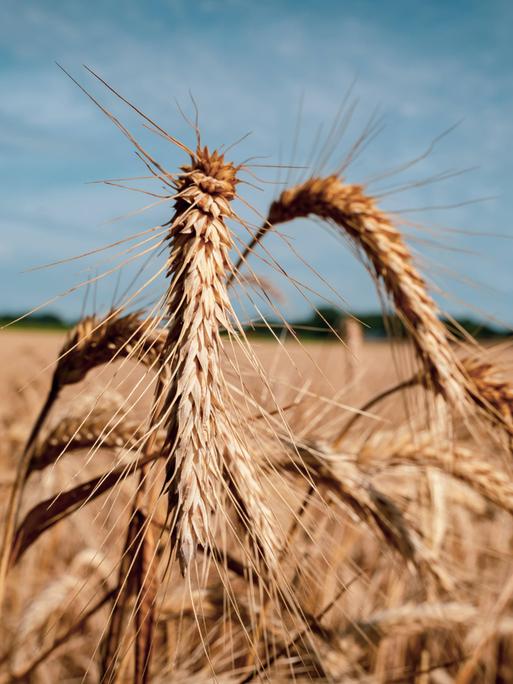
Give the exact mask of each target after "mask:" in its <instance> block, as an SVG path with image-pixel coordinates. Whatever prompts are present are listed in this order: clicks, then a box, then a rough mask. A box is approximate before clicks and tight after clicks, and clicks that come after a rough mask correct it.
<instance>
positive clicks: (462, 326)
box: [247, 306, 512, 339]
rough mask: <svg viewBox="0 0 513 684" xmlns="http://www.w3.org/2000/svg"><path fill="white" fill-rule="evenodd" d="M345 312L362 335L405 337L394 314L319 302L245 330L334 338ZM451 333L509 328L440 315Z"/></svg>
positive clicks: (483, 333)
mask: <svg viewBox="0 0 513 684" xmlns="http://www.w3.org/2000/svg"><path fill="white" fill-rule="evenodd" d="M348 316H353V317H354V318H355V319H356V320H358V321H360V323H361V324H362V327H363V332H364V335H365V337H367V338H370V339H381V338H385V337H393V338H399V339H401V338H406V337H407V333H406V329H405V327H404V325H403V323H402V322H401V320H400V319H399V318H398V316H396V315H395V314H392V313H391V314H387V315H386V316H384V315H383V314H382V313H381V312H379V313H378V312H376V313H357V312H351V313H344V312H342V311H341V310H339V309H337V308H336V307H330V306H323V307H319V308H318V309H317V310H315V311H312V313H311V315H310V316H309V317H308V318H304V319H301V320H297V321H288V322H287V323H284V322H283V321H268V325H266V324H264V323H260V324H259V325H258V326H255V327H250V328H248V331H247V332H248V334H250V335H252V336H258V337H274V336H277V337H280V336H283V335H284V334H287V335H291V336H297V337H298V338H301V339H328V338H333V339H335V338H336V336H337V335H339V336H340V335H342V332H343V321H344V319H345V318H347V317H348ZM443 322H444V323H445V325H446V326H447V328H448V330H449V331H450V332H451V334H452V335H453V336H454V337H456V338H460V339H462V338H463V337H464V336H465V334H470V335H472V336H473V337H476V338H479V339H486V338H493V337H507V336H508V335H511V334H512V331H509V330H507V329H506V328H500V327H498V326H497V327H496V326H492V325H490V324H488V323H483V322H481V321H477V320H475V319H472V318H457V319H454V320H450V319H443Z"/></svg>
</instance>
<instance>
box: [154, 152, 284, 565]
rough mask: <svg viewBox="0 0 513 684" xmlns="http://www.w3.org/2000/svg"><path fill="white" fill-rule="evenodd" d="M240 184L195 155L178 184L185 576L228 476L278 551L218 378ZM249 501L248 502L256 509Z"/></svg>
mask: <svg viewBox="0 0 513 684" xmlns="http://www.w3.org/2000/svg"><path fill="white" fill-rule="evenodd" d="M236 184H237V178H236V168H235V167H234V166H233V164H231V163H229V162H226V161H225V160H224V157H223V156H222V155H219V154H218V153H217V152H213V153H212V154H210V153H209V151H208V149H207V148H204V149H198V151H197V154H196V156H195V157H193V158H192V159H191V164H190V165H189V166H185V167H183V173H182V175H181V176H179V177H178V178H177V180H176V186H177V195H178V199H177V200H176V205H175V215H174V218H173V220H172V222H171V229H170V232H169V236H168V240H169V243H170V256H169V260H168V277H169V279H170V284H169V289H168V294H167V300H166V307H167V311H168V313H169V318H170V323H169V330H168V336H167V340H166V344H165V348H164V350H163V352H162V358H163V359H164V360H163V362H162V364H163V367H165V368H166V369H167V372H168V373H169V376H170V377H171V381H170V382H169V383H167V384H168V387H167V388H166V397H165V402H164V409H163V412H164V415H165V416H166V429H167V440H166V446H165V450H166V454H167V458H168V474H167V480H168V486H169V500H170V508H171V509H173V510H175V511H176V515H177V526H176V529H177V546H178V550H179V558H180V563H181V566H182V570H183V571H185V569H186V568H187V566H188V565H189V563H190V561H191V559H192V558H193V556H194V554H195V550H196V547H197V545H198V544H201V545H202V546H204V545H205V544H207V543H208V541H209V534H211V532H212V516H211V511H212V510H215V508H216V506H217V505H218V503H219V501H220V500H221V498H222V496H223V495H224V493H223V491H222V482H223V476H224V468H225V466H226V468H228V470H230V473H231V477H232V478H233V479H234V480H235V481H237V482H238V487H239V489H241V490H243V492H244V501H245V502H246V505H247V506H249V507H251V510H250V511H249V513H250V516H251V518H252V522H253V524H254V525H258V526H259V529H258V530H257V531H256V532H255V533H256V536H257V537H258V538H260V539H261V540H262V542H263V543H264V545H267V546H268V547H272V546H273V541H272V538H273V536H272V528H271V526H270V525H269V524H268V523H267V524H266V515H265V511H266V507H265V506H264V504H263V496H261V490H260V485H259V483H258V480H257V479H256V477H255V474H254V471H253V468H252V467H251V460H250V458H249V457H248V456H247V455H246V454H245V452H244V451H242V450H241V448H240V440H239V439H238V438H237V436H236V435H235V431H234V428H233V422H232V419H231V417H230V416H229V415H228V411H227V408H226V406H227V396H226V393H227V388H226V384H225V381H224V378H223V375H222V371H221V360H220V356H221V345H222V342H221V329H225V330H227V331H228V332H229V333H230V334H234V333H235V329H234V325H237V323H236V317H235V314H234V312H233V309H232V306H231V303H230V300H229V298H228V294H227V274H228V273H230V272H231V269H232V267H231V264H230V260H229V255H228V253H229V250H230V248H231V247H232V244H233V241H232V236H231V233H230V230H229V228H228V227H227V225H226V219H227V218H229V217H230V216H232V210H231V208H230V202H231V200H232V199H233V198H234V197H235V188H236ZM163 384H164V383H163ZM246 493H251V494H250V496H251V497H252V498H251V499H250V501H249V504H248V500H247V499H246V497H245V494H246ZM256 498H258V503H256V504H255V503H254V501H255V499H256ZM259 504H260V505H259Z"/></svg>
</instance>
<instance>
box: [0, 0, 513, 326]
mask: <svg viewBox="0 0 513 684" xmlns="http://www.w3.org/2000/svg"><path fill="white" fill-rule="evenodd" d="M512 25H513V4H512V3H510V2H507V1H504V2H500V1H498V0H497V1H490V2H486V3H484V2H481V1H475V2H474V1H472V0H466V1H461V2H460V1H458V0H452V1H451V2H435V1H433V2H428V1H424V2H420V1H419V2H411V0H410V1H409V2H407V1H404V2H403V1H402V0H390V1H388V2H379V1H377V0H376V1H370V0H360V1H358V2H357V1H349V2H343V1H339V2H331V1H328V0H326V1H323V0H318V1H316V2H314V1H313V0H312V1H310V2H305V1H301V0H291V1H286V0H281V1H280V0H274V1H266V0H261V1H260V2H258V3H254V2H250V1H249V0H248V1H243V0H225V1H224V2H217V1H216V0H196V2H189V1H187V0H183V1H182V0H176V1H171V0H169V1H168V2H166V1H164V0H158V1H157V0H149V1H147V2H136V1H135V0H124V2H119V1H117V2H113V1H109V0H104V1H102V2H87V3H86V2H74V1H73V0H68V1H66V2H64V1H61V2H57V1H56V2H52V1H51V0H46V2H31V1H30V0H27V1H25V2H19V1H10V0H4V1H3V2H2V3H1V5H0V35H1V41H0V93H1V97H0V165H1V177H2V183H1V185H0V231H1V235H2V239H1V241H0V278H1V282H0V311H1V310H10V311H20V310H25V309H27V308H30V307H32V306H34V305H36V304H39V303H40V302H43V301H45V300H46V299H48V298H50V297H52V296H53V295H56V294H58V293H59V292H61V291H63V290H65V289H66V288H68V287H70V286H72V285H73V283H75V282H77V280H83V279H85V278H87V277H88V274H91V273H93V272H94V273H95V272H97V271H101V270H102V268H103V269H105V268H108V267H109V264H108V263H107V261H106V257H105V255H104V256H102V257H101V258H99V259H97V261H95V262H94V261H93V262H91V261H88V262H87V263H82V262H72V263H71V264H68V265H65V266H60V267H56V268H52V269H49V270H44V271H35V272H28V273H26V272H23V271H24V270H26V269H28V268H30V267H33V266H37V265H40V264H44V263H47V262H50V261H54V260H57V259H63V258H66V257H68V256H73V255H75V254H78V253H81V252H83V251H85V250H89V249H93V248H94V247H96V246H98V245H101V244H105V243H108V242H111V241H114V240H116V239H119V238H123V237H126V236H127V235H129V234H130V233H131V232H135V231H137V230H142V229H144V228H145V227H149V226H151V225H154V224H158V223H159V222H160V221H163V220H166V219H167V217H168V215H169V208H168V207H165V206H160V207H157V208H156V209H154V210H152V211H150V212H148V213H147V214H142V215H138V216H135V217H132V218H127V219H125V220H120V221H117V222H112V221H111V219H112V218H114V217H116V216H118V215H121V214H124V213H127V212H130V211H132V210H135V209H136V208H137V207H141V206H142V205H143V204H145V203H146V202H147V199H148V198H145V197H144V196H143V195H139V194H137V193H130V192H126V191H123V190H118V189H115V188H107V187H102V186H100V185H92V184H88V183H87V181H91V180H94V179H99V178H106V177H124V176H135V175H140V174H141V173H144V169H143V168H142V167H141V164H140V163H139V162H138V160H137V159H136V157H135V155H134V154H133V151H132V149H131V146H130V144H129V143H128V142H127V141H126V140H125V139H123V137H122V136H121V135H120V134H119V132H118V131H117V130H116V129H115V128H114V127H113V126H112V124H111V123H110V122H109V121H108V120H107V119H106V118H105V117H104V116H103V115H102V114H101V113H100V112H99V111H98V110H97V109H95V107H94V106H93V105H92V104H91V102H89V101H88V100H87V98H86V97H85V96H84V95H83V94H82V93H81V92H80V90H79V89H78V88H77V87H76V86H75V85H74V84H73V83H72V82H71V81H70V80H69V79H68V78H67V77H66V76H65V75H64V74H63V73H62V72H61V71H60V70H59V69H58V68H57V66H56V65H55V62H56V61H57V62H59V63H61V64H62V65H63V66H65V67H66V68H67V69H68V70H69V71H71V72H72V73H73V74H74V75H75V76H77V77H78V78H79V80H80V81H81V82H82V83H83V84H84V85H86V87H87V88H88V89H90V90H91V92H93V93H94V94H95V95H98V96H101V98H102V101H103V102H105V104H106V105H107V106H108V107H109V108H110V109H111V110H112V111H114V112H115V113H116V114H119V115H120V116H121V117H122V119H123V121H124V122H126V123H127V124H128V125H129V127H130V128H131V130H133V131H134V132H135V133H136V135H137V137H140V138H141V140H143V142H144V143H145V144H147V145H148V147H149V148H150V149H151V150H152V151H153V152H154V153H155V155H157V156H158V158H159V159H160V160H162V162H163V163H164V165H165V166H166V167H167V168H168V169H170V170H173V169H175V168H176V167H177V166H178V165H179V164H180V163H181V162H183V161H185V160H184V158H183V156H181V155H180V153H179V152H178V151H177V150H174V149H173V148H170V147H169V146H168V145H167V144H166V143H164V142H163V141H160V140H158V139H156V138H155V137H153V136H151V135H150V134H148V132H147V131H145V129H143V128H142V127H141V122H140V121H138V120H137V119H136V118H135V117H134V116H133V115H132V114H131V113H130V112H129V111H127V110H126V108H122V107H120V105H119V103H117V102H116V101H115V100H114V99H113V98H112V96H109V95H108V93H106V92H105V91H104V90H102V89H101V87H99V86H98V84H96V83H95V82H94V80H93V79H91V77H90V76H88V74H87V73H86V72H84V71H83V69H82V66H81V65H82V64H83V63H85V64H87V65H89V66H91V67H92V68H94V69H96V70H98V72H99V73H101V74H102V75H103V76H104V77H105V78H106V79H107V80H108V81H109V82H110V83H112V84H113V85H114V86H115V87H116V88H118V89H119V90H120V91H121V92H122V93H123V94H125V95H126V96H127V97H129V98H130V99H131V100H133V101H134V102H135V103H136V104H138V105H139V106H141V107H142V108H143V109H144V110H145V112H147V113H148V114H150V115H151V116H152V117H154V118H155V119H156V120H157V121H158V122H159V123H160V124H161V125H162V126H163V127H164V128H166V129H167V130H168V131H169V132H171V133H173V134H174V135H176V136H177V137H179V138H181V139H183V140H184V142H186V143H188V144H192V143H193V135H192V132H191V130H190V128H189V126H188V124H187V123H186V122H185V120H184V119H183V117H182V116H181V114H180V113H179V112H178V110H177V106H176V100H178V102H179V103H180V104H181V105H182V107H183V108H184V109H185V110H186V111H187V112H188V113H191V111H192V108H191V102H190V99H189V95H188V92H189V90H190V91H192V93H193V96H194V98H195V100H196V101H197V103H198V106H199V112H200V124H201V130H202V135H203V140H204V141H205V142H206V143H207V144H209V145H210V146H212V147H216V146H219V145H221V144H223V143H225V144H226V143H230V142H233V141H235V140H236V139H237V138H239V137H240V136H241V135H243V134H245V133H246V132H248V131H251V132H252V135H251V136H250V137H248V138H247V139H246V140H244V141H243V142H242V143H241V144H240V145H238V146H237V147H236V148H234V149H233V150H232V156H233V158H234V160H236V161H237V160H242V159H244V158H245V157H249V156H252V155H265V156H266V158H267V163H269V164H277V163H278V162H280V161H281V162H284V161H287V160H290V159H291V150H292V146H293V139H294V130H295V125H296V124H295V122H296V120H297V118H298V111H299V109H300V102H301V101H302V102H303V104H302V117H301V129H300V133H299V144H298V151H297V154H296V157H295V162H296V163H297V164H300V163H304V162H305V160H306V158H307V151H308V150H309V149H310V147H311V146H312V144H313V143H314V140H315V136H316V132H317V130H318V128H319V126H320V125H323V126H324V131H328V130H329V127H330V126H331V124H332V122H333V120H334V118H335V115H336V112H337V109H338V107H339V106H340V104H341V102H342V100H343V98H344V94H345V92H346V91H347V88H348V87H349V85H350V84H351V82H352V81H353V80H354V79H356V84H355V87H354V91H353V94H354V97H357V98H358V106H357V109H356V112H355V115H354V117H353V120H352V123H351V125H350V127H349V129H348V131H347V133H346V135H345V138H344V139H343V140H342V141H341V142H340V145H339V146H338V147H337V148H336V149H335V150H334V151H333V158H332V160H331V163H328V164H327V165H326V167H325V170H326V171H329V170H331V169H332V168H335V167H336V166H337V164H339V163H340V162H341V161H342V160H343V158H344V154H345V153H347V150H348V148H349V147H350V146H351V144H352V143H353V142H354V141H355V140H356V138H357V137H358V135H359V133H360V132H361V130H362V129H363V128H364V126H365V124H366V122H367V120H368V118H369V116H370V115H371V114H372V112H373V110H374V109H375V108H376V107H378V108H379V112H380V115H383V117H384V123H385V128H384V130H383V131H382V132H381V133H380V135H379V136H378V137H377V138H376V139H374V140H373V141H372V142H371V143H370V144H369V146H368V147H367V148H366V150H365V152H364V154H363V155H362V157H361V158H360V159H359V160H358V161H357V162H356V163H355V164H354V165H351V167H350V168H349V169H348V171H347V179H348V180H349V181H365V180H367V179H369V178H371V177H372V176H375V175H378V174H380V173H382V172H383V171H386V170H387V169H389V168H391V167H395V166H398V165H401V164H403V163H404V162H406V161H407V160H409V159H411V158H414V157H416V156H418V155H420V154H421V153H422V152H423V151H424V150H425V149H426V147H428V146H429V144H430V143H431V142H432V140H433V139H434V138H436V136H437V135H439V134H440V133H442V132H443V131H444V130H445V129H447V128H448V127H450V126H451V125H453V124H455V123H457V122H460V121H461V123H460V124H459V126H458V127H457V128H456V129H455V130H454V131H452V132H451V133H450V134H449V135H448V136H446V137H445V138H443V140H441V141H440V143H439V144H438V145H437V146H436V147H435V149H434V150H433V153H432V154H430V155H429V157H428V158H427V159H425V160H423V162H422V163H420V164H418V165H416V166H414V167H413V168H411V169H409V170H408V171H407V172H405V173H403V174H402V175H401V176H397V177H394V178H389V179H387V180H386V181H383V183H382V184H381V186H378V188H379V187H381V188H382V189H386V188H389V187H391V186H394V185H402V184H404V183H407V182H411V181H417V180H423V179H427V178H429V177H431V176H434V175H436V174H438V173H443V172H446V171H449V170H463V169H467V168H470V167H477V168H476V169H474V170H473V171H470V172H468V173H465V174H463V175H460V176H457V177H454V178H451V179H449V180H445V181H443V182H440V183H436V184H430V185H426V186H424V187H414V188H412V189H410V190H408V191H407V192H403V193H400V194H397V195H394V196H390V197H387V198H385V199H384V206H385V207H387V208H389V209H393V210H396V209H402V210H404V209H410V208H416V207H435V206H438V205H442V206H443V205H454V204H460V203H464V204H462V206H458V207H456V208H451V209H447V210H441V209H432V210H428V211H422V212H419V213H407V214H404V217H405V218H408V220H409V221H411V222H415V224H417V223H422V228H421V227H420V226H417V225H415V226H411V225H410V226H409V227H408V234H409V235H411V237H412V243H411V244H412V247H413V248H414V249H415V250H417V251H418V253H419V258H421V259H422V264H423V267H424V270H425V272H426V273H427V275H428V276H429V278H430V280H432V281H433V282H434V284H435V285H438V286H439V287H440V288H441V289H442V290H444V291H447V292H449V293H451V297H449V298H445V299H444V300H443V302H444V304H443V305H444V307H445V308H446V309H448V310H449V311H451V312H454V313H458V314H460V313H463V312H467V313H468V312H472V311H473V312H475V313H477V314H479V312H482V315H484V314H487V315H489V316H492V317H497V318H498V319H500V320H502V321H504V322H506V323H508V324H513V307H512V306H511V294H512V290H513V270H512V268H511V256H512V254H513V243H512V241H511V238H512V237H513V225H512V224H513V210H512V209H511V204H510V201H509V197H510V188H511V183H512V180H513V154H512V143H513V81H512V76H511V74H512V73H513V48H512V47H511V35H510V30H511V26H512ZM262 163H264V162H262ZM258 172H259V175H260V176H261V177H262V178H263V179H264V180H268V181H271V180H272V181H274V180H276V178H277V171H276V170H275V169H259V170H258ZM282 177H283V174H282ZM261 186H262V188H263V191H262V192H257V191H256V190H255V189H253V188H251V187H250V186H244V192H245V193H246V189H247V194H245V196H247V198H248V201H250V202H251V203H252V204H254V205H255V206H256V207H257V208H258V209H259V210H260V211H265V208H266V206H267V204H268V203H269V201H270V200H271V199H272V197H273V194H275V193H276V192H277V187H278V186H276V185H273V184H269V183H265V184H264V183H261ZM490 196H493V197H494V198H495V199H491V200H487V201H483V202H478V203H472V204H469V203H468V202H469V201H472V200H477V199H479V198H483V197H490ZM253 220H256V219H255V218H253ZM445 228H450V229H451V230H450V231H447V230H445ZM285 232H286V234H287V235H288V236H289V237H290V239H291V240H293V244H294V249H295V250H297V252H298V253H299V254H301V255H303V256H304V257H305V258H307V260H308V261H309V262H310V263H311V264H312V265H313V266H315V269H316V270H317V271H318V272H319V273H320V274H321V275H322V277H323V278H324V279H326V280H327V281H328V282H329V283H331V284H332V285H333V286H334V287H335V288H336V289H337V290H338V291H340V293H341V294H342V296H343V298H344V300H345V301H346V302H347V306H348V308H351V309H352V310H357V311H362V310H370V309H374V308H376V305H377V299H376V296H375V294H374V290H373V286H372V283H371V282H370V279H369V278H368V276H367V274H366V273H365V271H364V270H363V269H362V267H361V265H359V264H358V263H357V262H356V261H355V260H354V257H353V256H352V254H351V253H350V251H348V250H347V249H346V248H345V247H344V246H341V245H340V244H339V242H338V241H336V240H334V239H333V237H331V236H330V235H328V234H326V233H325V232H323V231H322V229H321V228H320V227H319V226H318V225H317V224H316V223H311V222H301V223H298V224H297V225H295V224H294V225H293V226H290V227H288V228H287V229H286V231H285ZM433 241H437V242H438V243H440V245H439V246H435V245H433V244H432V242H433ZM267 247H268V248H269V250H270V251H271V252H272V254H273V256H275V257H276V258H277V259H278V260H279V261H280V263H282V264H283V265H284V267H285V268H286V269H287V270H288V271H289V272H291V273H292V274H293V275H294V277H297V278H298V280H300V281H302V282H305V283H306V284H307V285H309V286H310V287H311V288H312V289H314V290H316V291H317V290H318V291H319V295H317V294H311V295H310V296H309V298H310V300H311V301H313V302H315V303H319V302H320V301H321V296H322V295H327V293H328V290H327V289H326V287H325V286H323V285H322V284H321V283H320V282H318V281H316V280H315V278H314V276H313V275H312V273H311V272H310V271H309V269H308V268H307V267H306V266H305V264H303V263H301V261H300V260H298V259H297V258H296V257H294V255H293V254H292V253H291V251H290V250H289V249H288V248H287V247H286V245H285V243H284V241H283V240H282V239H280V238H279V237H272V238H270V239H269V242H268V243H267ZM254 266H255V270H256V271H257V272H258V273H262V274H263V275H267V276H269V277H271V279H274V275H273V273H272V272H271V271H269V269H268V268H267V269H266V266H265V264H259V263H258V261H255V262H254ZM87 268H89V269H91V268H92V269H93V271H91V270H89V271H88V270H87ZM474 281H476V282H474ZM276 284H277V285H278V286H281V284H280V283H279V282H277V283H276ZM109 288H110V289H109ZM111 292H112V285H109V284H107V283H105V288H103V285H102V287H100V286H99V287H98V293H97V298H98V300H97V301H98V303H99V304H103V303H105V302H106V301H107V300H106V299H105V298H108V297H109V296H111V295H110V294H109V293H111ZM285 298H286V300H285V302H286V303H285V304H284V306H285V309H286V312H287V314H290V315H300V314H303V313H305V312H307V311H308V309H309V306H310V302H308V301H307V300H306V299H304V298H302V297H301V296H300V295H299V294H298V293H297V292H296V291H294V289H293V288H289V290H287V291H286V292H285ZM82 299H83V293H82V292H80V293H77V294H75V295H74V296H70V297H67V298H65V299H60V300H58V301H56V302H54V303H53V304H51V305H50V307H49V309H51V310H54V311H59V312H61V313H64V314H65V315H68V316H75V315H77V313H78V312H79V309H80V305H81V301H82ZM89 306H92V303H91V302H90V303H89Z"/></svg>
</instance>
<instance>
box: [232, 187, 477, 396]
mask: <svg viewBox="0 0 513 684" xmlns="http://www.w3.org/2000/svg"><path fill="white" fill-rule="evenodd" d="M307 216H318V217H319V218H321V219H324V220H326V221H329V222H331V223H333V224H334V225H335V226H336V227H337V228H338V229H340V230H342V231H343V233H344V234H345V235H347V236H348V237H349V238H351V240H352V241H353V243H354V244H355V246H356V247H357V249H358V250H359V251H360V252H361V253H362V254H363V256H364V257H365V258H366V260H367V261H368V263H369V266H370V269H371V271H372V274H373V276H374V277H375V278H376V279H377V281H378V282H380V283H381V284H382V285H383V286H384V288H385V290H386V293H387V295H388V296H389V297H390V299H391V301H392V302H393V303H394V305H395V308H396V311H397V314H398V316H399V317H400V318H401V320H402V321H403V323H404V325H405V326H406V328H407V330H408V332H409V334H410V335H411V337H412V339H413V342H414V344H415V348H416V351H417V354H418V356H419V358H420V359H421V362H422V364H423V366H424V368H425V369H426V370H427V372H428V373H429V377H430V380H431V382H432V384H433V386H434V388H435V390H436V391H437V392H439V393H441V394H442V395H443V396H444V397H445V398H446V399H448V400H450V401H451V402H452V403H453V404H455V405H456V406H458V407H462V406H464V405H465V403H466V401H467V399H468V396H467V391H466V389H467V378H466V376H465V374H464V373H463V372H462V371H461V369H460V367H459V365H458V362H457V360H456V357H455V355H454V354H453V351H452V350H451V347H450V344H449V341H448V338H447V333H446V330H445V327H444V325H443V324H442V322H441V321H440V318H439V310H438V307H437V306H436V304H435V302H434V301H433V299H432V298H431V296H430V295H429V293H428V290H427V286H426V283H425V281H424V279H423V278H422V276H421V275H420V273H419V271H418V270H417V268H416V266H415V264H414V262H413V258H412V255H411V253H410V251H409V249H408V247H407V246H406V243H405V242H404V240H403V237H402V235H401V233H400V231H399V230H398V229H397V228H396V227H395V226H394V225H393V223H392V221H391V219H390V217H389V216H387V214H385V213H384V212H383V211H381V210H380V209H379V208H378V207H377V206H376V203H375V201H374V199H373V198H372V197H371V196H370V195H367V194H366V193H365V191H364V188H363V186H361V185H349V184H345V183H343V182H342V180H341V179H340V178H339V177H338V176H336V175H331V176H326V177H323V178H310V179H309V180H307V181H306V182H304V183H302V184H300V185H297V186H295V187H292V188H288V189H287V190H284V191H283V192H282V193H281V195H280V196H279V197H278V199H277V200H275V201H274V202H273V203H272V205H271V207H270V210H269V214H268V217H267V221H266V222H265V224H264V225H263V226H262V227H261V228H260V229H259V231H258V232H257V233H256V235H255V236H254V238H253V239H252V240H251V242H250V243H249V244H248V246H247V247H246V249H245V251H244V253H243V254H242V256H241V258H240V260H239V262H238V263H237V264H236V267H235V270H238V268H240V266H241V265H242V263H243V262H244V261H245V260H246V258H247V256H248V254H249V253H250V252H251V251H252V250H253V248H254V247H255V245H256V244H258V243H259V242H260V241H261V240H262V238H263V237H264V236H265V234H266V233H267V232H268V231H269V230H271V229H272V228H273V226H276V225H278V224H280V223H285V222H288V221H292V220H293V219H296V218H301V217H307Z"/></svg>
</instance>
